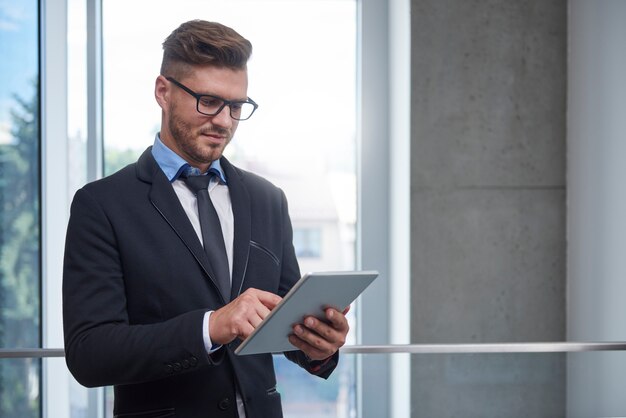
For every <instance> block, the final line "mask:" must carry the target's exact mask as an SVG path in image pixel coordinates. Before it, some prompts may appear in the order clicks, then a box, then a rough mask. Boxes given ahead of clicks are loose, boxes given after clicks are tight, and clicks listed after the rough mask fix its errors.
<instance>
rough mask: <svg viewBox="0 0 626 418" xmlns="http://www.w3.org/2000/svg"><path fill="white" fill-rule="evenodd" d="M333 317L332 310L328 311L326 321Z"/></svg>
mask: <svg viewBox="0 0 626 418" xmlns="http://www.w3.org/2000/svg"><path fill="white" fill-rule="evenodd" d="M334 315H335V312H334V311H333V310H332V309H329V310H328V319H331V318H332V317H333V316H334Z"/></svg>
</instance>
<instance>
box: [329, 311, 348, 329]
mask: <svg viewBox="0 0 626 418" xmlns="http://www.w3.org/2000/svg"><path fill="white" fill-rule="evenodd" d="M326 318H328V320H329V321H330V324H331V325H332V327H333V328H335V329H336V330H338V331H341V332H343V331H347V330H348V329H349V328H350V327H349V325H348V319H346V316H345V315H344V314H343V313H341V312H339V311H337V310H335V309H332V308H329V309H326Z"/></svg>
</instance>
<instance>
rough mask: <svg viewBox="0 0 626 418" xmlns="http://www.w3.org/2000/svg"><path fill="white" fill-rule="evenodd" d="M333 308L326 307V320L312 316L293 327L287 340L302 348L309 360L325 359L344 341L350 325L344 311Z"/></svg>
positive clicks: (346, 310)
mask: <svg viewBox="0 0 626 418" xmlns="http://www.w3.org/2000/svg"><path fill="white" fill-rule="evenodd" d="M349 309H350V307H347V308H346V309H345V310H344V311H343V312H340V311H338V310H336V309H333V308H328V309H326V311H325V313H326V319H327V322H324V321H320V320H319V319H317V318H315V317H314V316H307V317H306V318H304V321H303V323H302V324H296V325H294V327H293V334H291V335H290V336H289V342H290V343H291V344H293V345H294V346H296V347H297V348H299V349H300V350H302V351H303V352H304V354H306V355H307V356H308V357H309V358H310V359H311V360H325V359H327V358H329V357H330V356H332V355H333V354H335V353H336V352H337V350H339V348H340V347H342V346H343V345H344V344H345V343H346V336H347V335H348V330H349V329H350V326H349V325H348V320H347V319H346V313H348V310H349Z"/></svg>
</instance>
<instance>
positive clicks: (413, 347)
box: [0, 342, 626, 359]
mask: <svg viewBox="0 0 626 418" xmlns="http://www.w3.org/2000/svg"><path fill="white" fill-rule="evenodd" d="M585 351H626V342H538V343H481V344H387V345H346V346H344V347H342V348H341V352H342V353H344V354H395V353H408V354H480V353H484V354H489V353H492V354H498V353H577V352H585ZM64 356H65V351H64V350H63V349H62V348H22V349H6V348H3V349H0V359H3V358H48V357H64Z"/></svg>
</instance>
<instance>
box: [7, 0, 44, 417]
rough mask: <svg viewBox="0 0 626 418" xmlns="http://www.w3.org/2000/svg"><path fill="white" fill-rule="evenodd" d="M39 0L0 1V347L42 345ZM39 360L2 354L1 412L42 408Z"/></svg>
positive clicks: (33, 412) (27, 413) (28, 413)
mask: <svg viewBox="0 0 626 418" xmlns="http://www.w3.org/2000/svg"><path fill="white" fill-rule="evenodd" d="M38 22H39V16H38V2H37V1H33V0H19V1H12V2H1V3H0V57H2V59H0V80H2V82H1V83H0V347H4V348H18V347H38V346H39V345H40V339H39V335H40V330H39V325H40V323H39V317H40V301H39V298H40V285H39V283H40V265H39V260H40V244H39V240H40V233H39V225H40V215H39V174H40V171H39V141H40V140H39V54H38V51H39V44H38V37H39V25H38ZM39 379H40V363H39V361H38V360H35V359H26V360H3V361H0V416H2V417H5V416H6V417H37V416H39V411H40V404H39V399H40V398H39Z"/></svg>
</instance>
